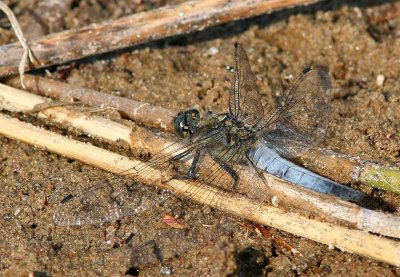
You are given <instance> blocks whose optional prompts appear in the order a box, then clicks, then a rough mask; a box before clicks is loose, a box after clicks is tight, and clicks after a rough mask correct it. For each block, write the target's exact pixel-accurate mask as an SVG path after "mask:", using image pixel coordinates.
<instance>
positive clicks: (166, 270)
mask: <svg viewBox="0 0 400 277" xmlns="http://www.w3.org/2000/svg"><path fill="white" fill-rule="evenodd" d="M160 273H161V275H171V273H172V272H171V269H170V268H169V267H168V266H162V267H161V269H160Z"/></svg>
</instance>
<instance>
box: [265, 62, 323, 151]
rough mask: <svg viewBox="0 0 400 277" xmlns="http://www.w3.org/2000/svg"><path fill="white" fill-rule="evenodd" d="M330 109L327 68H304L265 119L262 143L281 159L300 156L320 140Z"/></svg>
mask: <svg viewBox="0 0 400 277" xmlns="http://www.w3.org/2000/svg"><path fill="white" fill-rule="evenodd" d="M330 107H331V82H330V78H329V74H328V71H327V69H326V68H324V67H322V66H310V67H306V68H305V69H304V70H303V71H302V73H301V74H300V75H299V76H298V77H297V79H296V80H295V81H294V82H293V84H292V85H291V86H290V87H289V89H287V90H286V91H285V93H284V94H283V95H282V96H281V97H279V98H278V99H277V103H276V108H275V109H274V111H272V112H271V113H269V114H268V115H266V116H265V118H264V120H265V122H264V124H263V128H262V129H261V130H260V131H261V133H262V138H263V142H264V143H265V144H266V145H267V146H268V147H270V148H272V149H274V150H275V151H277V152H278V153H279V154H280V155H281V156H283V157H288V158H293V157H296V156H299V155H301V154H302V153H304V152H305V151H307V150H308V149H309V148H310V147H311V146H313V145H316V144H318V143H319V142H320V141H321V140H322V139H323V138H324V136H325V132H326V128H327V125H328V120H329V114H330Z"/></svg>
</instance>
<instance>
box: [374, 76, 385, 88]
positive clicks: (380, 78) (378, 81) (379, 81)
mask: <svg viewBox="0 0 400 277" xmlns="http://www.w3.org/2000/svg"><path fill="white" fill-rule="evenodd" d="M384 82H385V75H383V74H379V75H378V76H376V85H377V86H378V87H381V86H383V83H384Z"/></svg>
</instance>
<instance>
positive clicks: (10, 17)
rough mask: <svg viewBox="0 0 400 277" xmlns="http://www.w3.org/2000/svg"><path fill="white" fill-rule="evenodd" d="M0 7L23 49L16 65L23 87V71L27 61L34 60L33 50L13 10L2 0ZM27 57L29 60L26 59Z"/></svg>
mask: <svg viewBox="0 0 400 277" xmlns="http://www.w3.org/2000/svg"><path fill="white" fill-rule="evenodd" d="M0 9H1V11H2V12H4V13H5V14H6V16H7V18H8V20H10V23H11V27H12V29H13V30H14V33H15V35H16V36H17V38H18V40H19V42H20V43H21V46H22V48H23V50H24V52H23V53H22V57H21V60H20V62H19V65H18V73H19V77H20V81H21V86H22V87H23V88H25V85H24V73H25V67H28V66H29V61H30V62H31V63H34V62H35V57H34V55H33V52H32V50H31V48H30V46H29V44H28V41H27V40H26V39H25V36H24V34H23V32H22V30H21V27H20V26H19V23H18V21H17V18H16V17H15V15H14V13H13V11H12V10H11V9H10V8H9V7H8V6H7V5H6V4H5V3H4V2H3V1H0ZM28 57H29V60H28Z"/></svg>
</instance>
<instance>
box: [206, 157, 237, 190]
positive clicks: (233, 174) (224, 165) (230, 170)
mask: <svg viewBox="0 0 400 277" xmlns="http://www.w3.org/2000/svg"><path fill="white" fill-rule="evenodd" d="M212 159H213V160H214V161H215V162H216V163H217V164H218V165H219V166H220V167H221V168H222V169H223V170H224V171H225V172H226V173H228V174H229V175H230V176H231V177H232V179H233V185H232V188H231V189H232V190H236V189H237V185H238V182H239V175H238V174H237V173H236V171H235V170H234V169H233V168H232V167H230V166H229V165H228V164H227V163H225V162H223V161H222V160H221V159H219V158H217V157H212Z"/></svg>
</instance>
